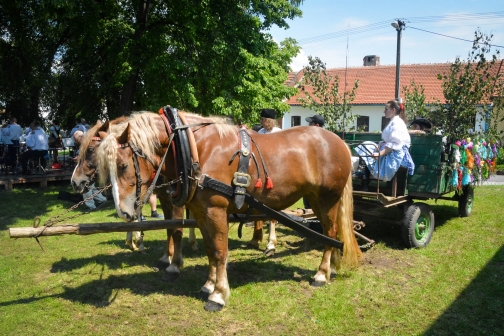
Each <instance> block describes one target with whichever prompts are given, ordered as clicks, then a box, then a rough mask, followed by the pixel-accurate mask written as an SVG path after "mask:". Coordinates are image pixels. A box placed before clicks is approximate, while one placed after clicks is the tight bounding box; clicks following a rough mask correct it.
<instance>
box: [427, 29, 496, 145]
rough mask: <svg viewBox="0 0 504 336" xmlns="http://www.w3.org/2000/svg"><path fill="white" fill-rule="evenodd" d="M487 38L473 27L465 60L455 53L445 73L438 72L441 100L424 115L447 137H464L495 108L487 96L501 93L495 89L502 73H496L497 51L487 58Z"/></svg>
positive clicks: (493, 111) (491, 116)
mask: <svg viewBox="0 0 504 336" xmlns="http://www.w3.org/2000/svg"><path fill="white" fill-rule="evenodd" d="M491 40H492V35H490V36H487V35H485V34H483V33H481V32H480V31H479V30H478V31H476V32H475V34H474V42H473V46H472V50H471V51H470V52H469V54H468V57H467V60H466V61H465V62H463V61H461V60H460V58H459V57H457V58H456V59H455V62H454V63H453V64H452V65H451V67H450V72H449V73H448V74H439V75H438V79H439V80H442V82H443V83H442V87H443V94H444V97H445V101H444V102H436V103H435V104H433V108H432V109H431V110H430V111H429V113H428V114H427V116H428V117H429V119H430V120H431V121H432V122H433V123H434V125H435V126H437V127H439V128H441V129H442V130H443V134H444V135H445V136H447V137H448V138H453V139H463V138H466V137H467V136H469V133H470V132H471V130H474V126H475V123H477V122H480V121H482V120H483V119H485V118H486V119H488V120H491V119H493V118H494V116H493V113H496V111H497V109H492V108H491V99H492V97H493V96H495V95H496V94H497V96H499V95H501V94H502V92H501V93H497V92H496V91H495V90H496V89H499V88H501V87H502V85H501V84H500V83H501V80H502V75H501V74H499V73H497V66H496V65H497V64H496V61H497V56H498V55H499V52H498V51H497V52H496V53H495V54H493V55H490V59H487V57H488V54H489V53H490V51H491Z"/></svg>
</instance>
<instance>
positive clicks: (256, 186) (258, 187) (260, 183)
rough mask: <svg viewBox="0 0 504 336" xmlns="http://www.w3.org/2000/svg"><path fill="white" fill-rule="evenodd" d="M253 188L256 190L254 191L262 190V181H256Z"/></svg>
mask: <svg viewBox="0 0 504 336" xmlns="http://www.w3.org/2000/svg"><path fill="white" fill-rule="evenodd" d="M254 188H256V189H260V188H262V180H261V178H260V177H259V178H258V179H257V182H256V184H255V186H254Z"/></svg>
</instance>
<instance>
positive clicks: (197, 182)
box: [189, 174, 208, 189]
mask: <svg viewBox="0 0 504 336" xmlns="http://www.w3.org/2000/svg"><path fill="white" fill-rule="evenodd" d="M203 176H206V177H208V175H207V174H202V175H200V176H199V177H192V176H189V178H190V179H193V180H195V181H196V185H197V186H198V187H199V188H200V189H203V188H204V187H203V185H201V178H202V177H203Z"/></svg>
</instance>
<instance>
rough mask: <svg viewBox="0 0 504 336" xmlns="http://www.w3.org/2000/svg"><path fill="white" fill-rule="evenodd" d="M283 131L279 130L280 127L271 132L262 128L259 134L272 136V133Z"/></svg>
mask: <svg viewBox="0 0 504 336" xmlns="http://www.w3.org/2000/svg"><path fill="white" fill-rule="evenodd" d="M281 130H282V129H281V128H278V127H276V126H275V127H273V128H272V129H271V131H266V128H264V127H263V128H261V129H260V130H259V131H258V132H257V133H259V134H270V133H275V132H278V131H281Z"/></svg>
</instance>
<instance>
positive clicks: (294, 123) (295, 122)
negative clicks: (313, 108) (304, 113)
mask: <svg viewBox="0 0 504 336" xmlns="http://www.w3.org/2000/svg"><path fill="white" fill-rule="evenodd" d="M299 125H301V117H300V116H293V117H291V127H294V126H299Z"/></svg>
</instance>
